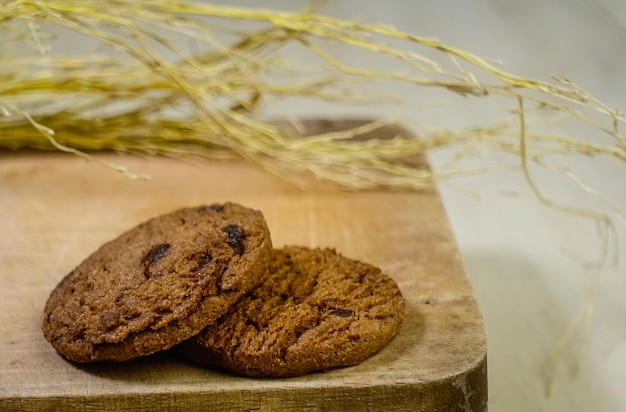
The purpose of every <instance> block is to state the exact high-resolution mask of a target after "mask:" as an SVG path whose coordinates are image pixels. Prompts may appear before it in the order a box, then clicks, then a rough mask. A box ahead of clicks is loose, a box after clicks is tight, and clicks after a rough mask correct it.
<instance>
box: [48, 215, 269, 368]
mask: <svg viewBox="0 0 626 412" xmlns="http://www.w3.org/2000/svg"><path fill="white" fill-rule="evenodd" d="M271 254H272V244H271V240H270V233H269V230H268V228H267V225H266V223H265V220H264V218H263V215H262V214H261V212H259V211H256V210H252V209H248V208H246V207H243V206H240V205H236V204H233V203H226V204H215V205H211V206H200V207H194V208H185V209H180V210H177V211H175V212H172V213H169V214H166V215H162V216H159V217H156V218H153V219H150V220H148V221H147V222H145V223H142V224H140V225H139V226H137V227H135V228H133V229H131V230H130V231H128V232H126V233H124V234H122V235H121V236H119V237H118V238H117V239H115V240H113V241H111V242H108V243H106V244H104V245H103V246H102V247H101V248H100V249H98V250H97V251H96V252H94V253H93V254H92V255H91V256H89V257H88V258H87V259H86V260H85V261H84V262H82V263H81V264H80V265H79V266H78V267H76V268H75V269H74V270H73V271H72V272H71V273H69V274H68V275H67V276H66V277H65V278H64V279H63V280H62V281H61V282H60V283H59V284H58V285H57V287H56V288H55V289H54V290H53V291H52V293H51V294H50V297H49V298H48V301H47V302H46V305H45V309H44V321H43V327H42V330H43V334H44V336H45V338H46V339H47V340H48V342H50V344H51V345H52V346H53V347H54V348H55V349H56V350H57V351H58V352H59V353H60V354H61V355H63V356H65V357H66V358H68V359H70V360H73V361H76V362H93V361H123V360H128V359H132V358H135V357H139V356H143V355H148V354H151V353H154V352H157V351H160V350H163V349H167V348H169V347H171V346H173V345H175V344H177V343H179V342H181V341H183V340H185V339H188V338H190V337H192V336H194V335H196V334H197V333H198V332H200V331H201V330H202V329H203V328H204V327H206V326H207V325H209V324H211V323H213V322H215V321H216V320H217V319H218V318H219V317H220V316H221V315H223V314H224V313H225V312H226V311H227V310H228V309H229V308H230V307H231V306H232V305H233V304H234V303H235V302H236V301H237V300H238V299H239V298H240V297H241V296H242V295H243V294H245V293H246V292H248V291H249V290H250V289H252V288H253V287H254V286H255V285H256V284H257V283H258V282H259V281H260V280H261V277H262V275H263V274H264V272H265V270H266V268H267V265H268V263H269V259H270V257H271Z"/></svg>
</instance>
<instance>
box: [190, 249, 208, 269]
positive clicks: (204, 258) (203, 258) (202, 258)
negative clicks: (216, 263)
mask: <svg viewBox="0 0 626 412" xmlns="http://www.w3.org/2000/svg"><path fill="white" fill-rule="evenodd" d="M194 258H195V260H196V267H194V268H193V269H191V270H192V271H193V272H197V271H199V270H200V269H202V268H203V267H204V266H206V265H207V264H208V263H209V262H210V261H211V260H212V259H213V256H211V253H209V251H206V252H204V253H200V254H198V255H196V256H194Z"/></svg>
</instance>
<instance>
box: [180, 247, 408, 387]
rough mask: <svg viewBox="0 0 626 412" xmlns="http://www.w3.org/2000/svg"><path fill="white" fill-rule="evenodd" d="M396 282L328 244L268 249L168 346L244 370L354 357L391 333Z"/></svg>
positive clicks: (286, 368)
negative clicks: (230, 298) (235, 291)
mask: <svg viewBox="0 0 626 412" xmlns="http://www.w3.org/2000/svg"><path fill="white" fill-rule="evenodd" d="M403 316H404V299H403V297H402V295H401V293H400V290H399V288H398V286H397V284H396V283H395V282H394V281H393V279H391V278H390V277H389V276H387V275H385V274H383V273H382V272H381V271H380V269H378V268H376V267H374V266H372V265H369V264H366V263H363V262H359V261H355V260H351V259H348V258H346V257H343V256H341V255H339V254H338V253H336V252H335V251H334V250H332V249H308V248H304V247H285V248H282V249H277V250H275V251H274V256H273V258H272V261H271V262H270V266H269V270H268V271H267V274H266V277H265V279H264V280H263V282H261V283H260V284H259V285H258V286H257V287H255V288H253V289H252V290H251V291H250V292H249V293H248V294H246V295H245V296H244V297H242V298H241V299H240V300H239V301H238V302H237V303H236V304H235V305H234V306H233V307H231V308H230V309H229V311H228V312H227V313H226V314H224V315H223V316H221V317H220V318H219V320H218V321H217V323H214V324H213V325H210V326H208V327H207V328H205V329H204V330H203V331H202V332H200V334H199V335H197V336H196V337H194V338H192V339H190V340H188V341H186V342H183V343H182V344H180V345H178V346H177V347H176V348H175V349H176V353H178V354H180V355H182V356H183V357H185V358H187V359H190V360H192V361H194V362H198V363H200V364H203V365H209V366H218V367H221V368H224V369H226V370H228V371H231V372H234V373H236V374H240V375H245V376H259V377H260V376H273V377H289V376H297V375H302V374H305V373H308V372H312V371H321V370H327V369H331V368H335V367H339V366H349V365H355V364H357V363H360V362H361V361H363V360H365V359H366V358H368V357H369V356H371V355H373V354H374V353H376V352H377V351H379V350H380V349H381V348H382V347H383V346H385V345H386V344H387V343H388V342H389V341H390V340H391V339H392V338H393V337H394V335H396V333H397V331H398V329H399V327H400V324H401V321H402V318H403Z"/></svg>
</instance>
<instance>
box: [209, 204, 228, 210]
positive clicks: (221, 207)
mask: <svg viewBox="0 0 626 412" xmlns="http://www.w3.org/2000/svg"><path fill="white" fill-rule="evenodd" d="M207 208H208V209H211V210H214V211H216V212H223V211H224V205H220V204H219V203H214V204H212V205H210V206H207Z"/></svg>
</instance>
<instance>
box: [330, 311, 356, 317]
mask: <svg viewBox="0 0 626 412" xmlns="http://www.w3.org/2000/svg"><path fill="white" fill-rule="evenodd" d="M328 314H329V315H331V316H339V317H341V318H349V317H350V316H352V315H354V312H352V311H351V310H347V309H333V310H331V311H330V312H329V313H328Z"/></svg>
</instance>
